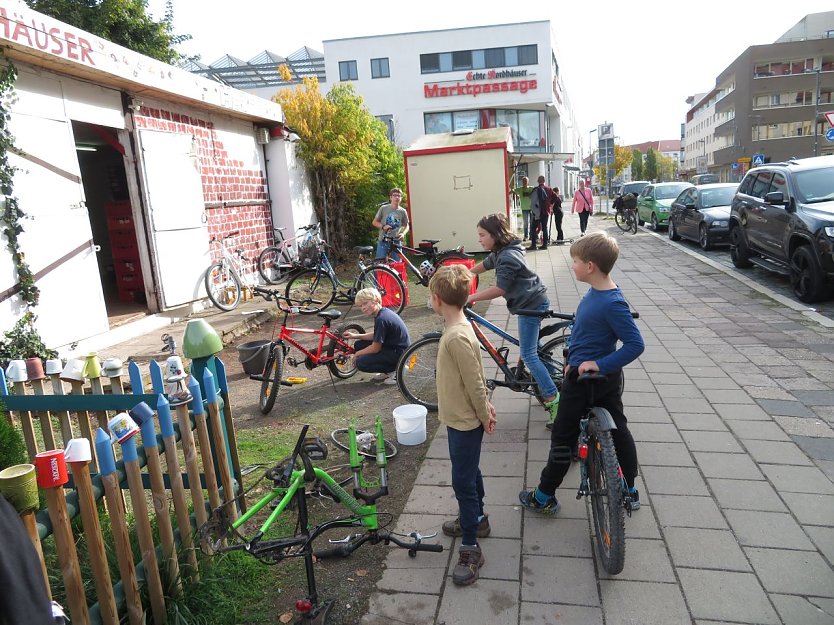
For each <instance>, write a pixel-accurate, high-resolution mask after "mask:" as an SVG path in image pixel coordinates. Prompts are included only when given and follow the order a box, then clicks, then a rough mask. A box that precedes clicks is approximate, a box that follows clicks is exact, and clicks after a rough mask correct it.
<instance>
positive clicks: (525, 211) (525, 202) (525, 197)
mask: <svg viewBox="0 0 834 625" xmlns="http://www.w3.org/2000/svg"><path fill="white" fill-rule="evenodd" d="M531 193H533V187H531V186H530V180H529V179H528V178H527V176H524V177H523V178H522V179H521V186H520V187H516V188H515V189H513V195H514V196H515V197H516V198H518V205H519V207H520V208H521V218H522V220H523V222H524V229H523V233H524V239H523V240H524V241H526V240H527V239H528V238H529V237H530V194H531Z"/></svg>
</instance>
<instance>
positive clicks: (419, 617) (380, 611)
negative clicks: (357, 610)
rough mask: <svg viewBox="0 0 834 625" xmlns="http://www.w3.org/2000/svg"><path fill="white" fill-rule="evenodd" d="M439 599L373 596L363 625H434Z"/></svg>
mask: <svg viewBox="0 0 834 625" xmlns="http://www.w3.org/2000/svg"><path fill="white" fill-rule="evenodd" d="M438 600H439V597H437V596H435V595H417V594H410V593H403V592H398V593H395V594H386V593H381V592H376V593H374V594H372V595H371V597H370V601H369V604H368V611H367V613H366V614H365V615H364V616H363V617H362V625H391V623H408V624H409V625H434V622H435V621H434V613H435V612H436V611H437V602H438Z"/></svg>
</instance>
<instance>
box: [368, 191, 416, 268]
mask: <svg viewBox="0 0 834 625" xmlns="http://www.w3.org/2000/svg"><path fill="white" fill-rule="evenodd" d="M402 197H403V192H402V190H401V189H399V188H397V187H394V188H393V189H391V191H389V192H388V204H383V205H382V206H380V207H379V210H377V212H376V215H375V216H374V220H373V222H372V223H373V226H374V228H379V240H378V242H377V244H376V256H377V258H385V257H386V256H390V258H391V260H400V253H399V252H397V251H396V250H394V251H392V252H391V253H390V254H389V251H390V250H389V244H388V242H387V241H385V237H386V236H391V237H394V238H395V239H397V240H398V241H402V240H403V238H404V237H405V235H406V234H407V233H408V226H409V222H408V212H407V211H406V210H405V209H404V208H403V207H402V206H400V200H402Z"/></svg>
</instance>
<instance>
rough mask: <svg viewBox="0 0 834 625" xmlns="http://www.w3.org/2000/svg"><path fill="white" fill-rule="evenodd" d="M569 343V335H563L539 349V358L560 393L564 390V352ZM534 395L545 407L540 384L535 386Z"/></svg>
mask: <svg viewBox="0 0 834 625" xmlns="http://www.w3.org/2000/svg"><path fill="white" fill-rule="evenodd" d="M567 341H568V335H567V334H563V335H562V336H557V337H556V338H555V339H551V340H550V341H548V342H547V343H545V344H544V346H542V347H540V348H539V358H540V359H541V361H542V363H544V364H545V366H546V367H547V370H548V372H549V373H550V379H551V380H553V383H554V384H555V385H556V388H557V389H559V390H560V391H561V390H562V378H563V377H564V371H565V356H564V351H565V347H566V346H567ZM533 394H534V395H535V396H536V399H537V400H538V401H539V403H540V404H541V405H542V406H543V405H544V397H542V396H541V394H540V393H539V385H538V384H535V385H534V386H533Z"/></svg>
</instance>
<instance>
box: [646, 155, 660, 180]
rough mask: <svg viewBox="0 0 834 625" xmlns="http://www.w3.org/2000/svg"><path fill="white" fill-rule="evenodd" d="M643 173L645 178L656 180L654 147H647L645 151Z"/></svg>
mask: <svg viewBox="0 0 834 625" xmlns="http://www.w3.org/2000/svg"><path fill="white" fill-rule="evenodd" d="M643 173H644V174H645V176H646V180H655V181H657V179H658V178H657V174H658V171H657V152H655V151H654V148H649V150H648V151H647V152H646V162H645V163H644V166H643Z"/></svg>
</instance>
